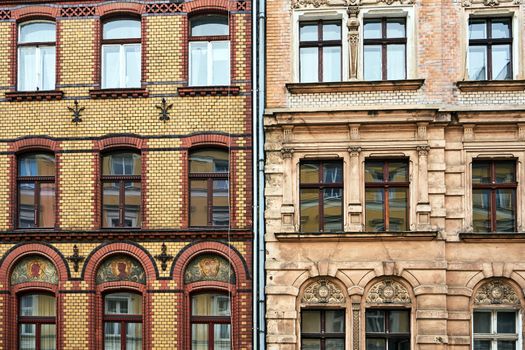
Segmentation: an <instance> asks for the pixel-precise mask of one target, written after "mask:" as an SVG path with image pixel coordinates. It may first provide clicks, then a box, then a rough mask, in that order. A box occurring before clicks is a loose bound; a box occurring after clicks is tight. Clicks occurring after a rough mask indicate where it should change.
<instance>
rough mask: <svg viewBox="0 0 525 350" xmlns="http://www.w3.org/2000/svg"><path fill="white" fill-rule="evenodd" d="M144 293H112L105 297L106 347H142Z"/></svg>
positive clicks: (115, 349)
mask: <svg viewBox="0 0 525 350" xmlns="http://www.w3.org/2000/svg"><path fill="white" fill-rule="evenodd" d="M142 312H143V311H142V295H140V294H135V293H124V292H123V293H112V294H107V295H106V296H105V297H104V349H105V350H141V349H142Z"/></svg>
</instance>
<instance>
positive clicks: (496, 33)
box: [492, 19, 510, 39]
mask: <svg viewBox="0 0 525 350" xmlns="http://www.w3.org/2000/svg"><path fill="white" fill-rule="evenodd" d="M492 38H493V39H500V38H510V19H493V20H492Z"/></svg>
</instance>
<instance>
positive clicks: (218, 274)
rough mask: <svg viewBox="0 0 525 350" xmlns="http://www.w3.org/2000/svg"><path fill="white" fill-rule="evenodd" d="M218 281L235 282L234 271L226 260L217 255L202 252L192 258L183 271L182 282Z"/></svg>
mask: <svg viewBox="0 0 525 350" xmlns="http://www.w3.org/2000/svg"><path fill="white" fill-rule="evenodd" d="M200 281H218V282H225V283H232V284H234V283H235V273H234V272H233V269H232V268H231V265H230V263H229V262H228V260H226V259H225V258H223V257H222V256H219V255H214V254H204V255H200V256H198V257H196V258H195V259H193V260H192V261H191V262H190V263H189V265H188V267H187V268H186V271H184V283H193V282H200Z"/></svg>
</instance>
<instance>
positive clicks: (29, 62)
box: [17, 47, 38, 91]
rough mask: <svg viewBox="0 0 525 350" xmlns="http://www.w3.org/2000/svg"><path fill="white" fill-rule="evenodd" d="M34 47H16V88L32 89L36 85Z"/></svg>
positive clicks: (22, 89)
mask: <svg viewBox="0 0 525 350" xmlns="http://www.w3.org/2000/svg"><path fill="white" fill-rule="evenodd" d="M36 50H37V48H36V47H20V48H19V49H18V87H17V88H18V90H20V91H34V90H36V88H37V86H38V82H37V81H38V77H37V63H36Z"/></svg>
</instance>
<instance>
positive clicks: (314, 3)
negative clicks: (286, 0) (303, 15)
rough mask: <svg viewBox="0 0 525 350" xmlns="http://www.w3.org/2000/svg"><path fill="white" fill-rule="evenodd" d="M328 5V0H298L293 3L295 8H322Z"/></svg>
mask: <svg viewBox="0 0 525 350" xmlns="http://www.w3.org/2000/svg"><path fill="white" fill-rule="evenodd" d="M326 4H328V0H296V1H294V2H293V4H292V6H293V8H303V7H315V8H318V7H321V6H323V5H326Z"/></svg>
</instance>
